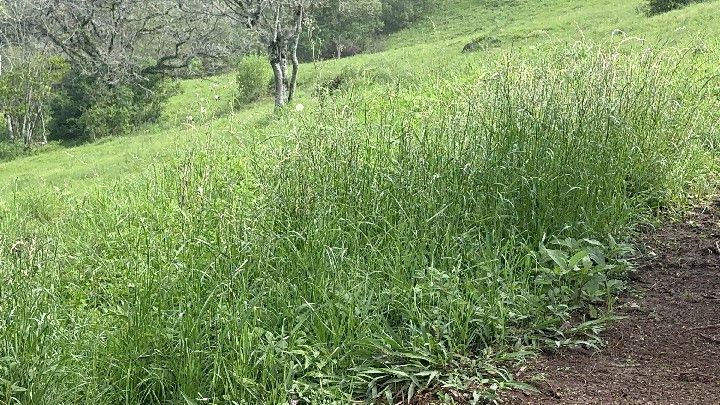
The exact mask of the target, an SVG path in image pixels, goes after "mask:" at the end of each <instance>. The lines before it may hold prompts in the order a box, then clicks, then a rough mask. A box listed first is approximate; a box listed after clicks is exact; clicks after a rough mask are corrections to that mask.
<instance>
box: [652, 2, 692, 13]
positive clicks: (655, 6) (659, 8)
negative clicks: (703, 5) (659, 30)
mask: <svg viewBox="0 0 720 405" xmlns="http://www.w3.org/2000/svg"><path fill="white" fill-rule="evenodd" d="M702 1H704V0H648V4H647V6H648V14H650V15H654V14H662V13H667V12H668V11H672V10H676V9H679V8H682V7H685V6H687V5H690V4H692V3H700V2H702Z"/></svg>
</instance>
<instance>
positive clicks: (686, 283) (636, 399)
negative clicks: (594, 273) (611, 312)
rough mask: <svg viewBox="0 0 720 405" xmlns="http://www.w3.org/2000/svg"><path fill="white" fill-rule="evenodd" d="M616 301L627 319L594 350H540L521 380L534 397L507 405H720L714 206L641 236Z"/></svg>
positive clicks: (719, 273) (718, 235) (719, 249)
mask: <svg viewBox="0 0 720 405" xmlns="http://www.w3.org/2000/svg"><path fill="white" fill-rule="evenodd" d="M643 245H644V247H645V249H644V250H645V253H646V255H645V256H646V257H647V259H645V262H644V263H642V265H641V266H640V267H639V269H638V271H637V272H636V273H634V274H633V284H632V286H633V290H634V292H633V293H630V294H627V295H626V296H625V297H623V298H622V299H621V306H620V308H619V309H618V315H621V316H626V317H627V318H625V319H623V320H621V321H619V322H617V323H616V324H614V325H613V326H611V327H610V328H609V329H608V330H607V331H606V332H605V333H604V335H603V338H604V340H605V341H606V342H607V346H606V347H605V348H604V349H603V350H601V351H599V352H597V353H589V352H579V351H564V352H560V353H554V354H544V355H542V356H540V358H539V359H538V360H537V361H536V362H534V363H533V364H531V365H529V366H528V367H527V369H525V370H523V372H522V373H520V376H519V378H520V379H521V380H524V381H526V382H528V383H530V384H532V385H534V386H535V387H537V388H538V389H539V390H540V393H539V394H524V393H513V394H511V395H510V398H506V399H505V401H504V403H509V404H558V405H560V404H654V405H658V404H677V405H680V404H682V405H685V404H712V405H720V203H715V204H713V205H709V206H704V207H700V208H697V209H696V210H694V211H693V212H692V213H691V214H689V215H687V216H686V217H685V218H683V220H682V221H678V222H674V223H669V224H667V225H665V226H663V227H661V228H659V229H656V230H654V231H652V232H650V233H648V236H646V239H645V241H644V243H643Z"/></svg>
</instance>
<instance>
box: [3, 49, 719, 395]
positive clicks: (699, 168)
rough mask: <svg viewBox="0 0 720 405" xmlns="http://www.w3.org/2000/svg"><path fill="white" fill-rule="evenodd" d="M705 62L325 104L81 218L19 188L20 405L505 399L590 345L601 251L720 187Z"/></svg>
mask: <svg viewBox="0 0 720 405" xmlns="http://www.w3.org/2000/svg"><path fill="white" fill-rule="evenodd" d="M706 58H707V55H703V54H698V55H696V56H694V57H693V59H692V61H687V59H686V56H685V54H684V53H682V52H660V53H658V52H646V53H645V54H643V55H641V56H623V55H622V53H620V52H617V51H616V50H614V49H610V50H602V49H598V48H595V47H593V46H589V45H582V44H581V45H578V46H575V47H573V48H571V49H568V50H566V51H562V52H561V53H559V54H557V55H555V56H547V57H544V58H539V59H537V60H536V61H535V62H523V61H521V60H520V59H519V58H514V57H510V59H508V60H506V61H498V63H497V64H496V65H495V66H493V67H489V68H488V69H487V70H485V68H483V69H482V70H479V71H478V70H475V71H471V72H468V71H466V70H460V69H456V70H452V71H448V70H447V69H444V70H442V71H437V72H435V73H434V75H433V77H431V78H429V79H428V80H423V81H422V82H418V83H416V84H411V85H405V86H401V87H397V86H395V85H391V86H386V85H370V86H369V87H367V86H366V87H365V90H364V91H363V92H362V93H356V92H353V91H344V92H340V93H336V94H335V95H331V96H328V97H332V100H328V103H327V104H326V105H327V108H324V109H318V110H315V111H314V112H313V113H311V114H310V115H307V116H305V117H304V118H302V119H300V120H295V119H293V123H292V124H291V126H290V128H294V129H291V132H290V133H289V134H288V135H287V136H283V137H281V138H277V137H276V138H274V139H273V140H268V141H262V140H261V138H262V136H261V137H260V138H259V139H257V140H255V141H252V140H251V141H249V143H248V144H246V148H245V150H246V152H245V153H244V155H245V158H244V159H241V160H238V158H239V156H238V150H237V148H236V147H235V146H232V144H215V143H210V144H205V143H203V142H201V143H200V145H199V146H198V147H195V148H193V149H192V150H190V151H188V152H187V153H186V154H183V156H181V157H180V158H179V159H178V160H177V161H175V162H174V163H173V164H172V165H168V166H164V167H163V168H161V169H160V171H154V172H153V173H151V174H150V177H148V178H146V179H144V180H142V181H140V182H138V183H128V184H118V187H120V189H117V190H116V192H114V193H110V194H107V193H98V194H97V195H91V196H88V197H83V201H84V203H82V204H79V203H72V202H71V201H72V199H73V198H74V197H73V196H71V195H63V194H62V193H60V194H59V195H42V196H37V195H34V196H32V198H30V196H29V195H28V196H18V197H16V199H15V202H14V203H13V204H12V205H4V206H3V208H2V209H3V217H4V218H6V220H4V221H3V222H2V227H3V228H2V229H1V230H0V234H2V235H3V241H2V244H3V245H4V246H6V247H7V249H4V250H3V256H2V260H3V268H5V269H10V271H6V272H2V277H3V280H2V283H0V285H3V295H4V299H3V300H2V304H1V305H3V310H2V311H0V313H2V314H4V317H3V318H2V320H1V322H2V328H0V330H2V337H1V338H0V342H2V345H3V346H2V352H3V353H4V356H3V359H4V360H3V363H2V367H3V368H2V370H3V374H4V375H5V376H6V377H3V378H4V384H5V389H4V390H3V392H5V393H6V394H5V400H6V401H19V402H27V401H30V398H32V401H33V402H34V403H57V401H61V402H77V401H82V400H91V401H92V402H93V403H99V404H102V403H107V404H109V403H117V402H129V403H163V402H176V401H183V400H188V401H199V400H201V399H203V398H207V399H208V400H209V401H231V400H232V401H235V402H237V403H281V402H284V401H287V400H288V399H287V398H288V395H291V396H297V398H300V399H302V400H303V401H305V402H308V403H323V402H349V401H351V400H354V399H372V398H378V399H382V398H387V399H388V400H390V399H392V401H393V402H399V401H406V400H408V399H409V398H410V397H411V396H413V395H415V393H417V392H419V391H422V390H424V389H427V388H429V387H437V386H444V387H455V388H454V391H450V390H448V391H447V392H446V395H451V392H465V391H463V390H464V389H468V390H470V392H473V391H474V392H475V395H479V396H482V397H488V398H492V397H493V395H494V393H495V392H496V391H497V390H498V389H502V388H506V387H509V386H513V383H512V380H511V378H510V376H509V374H508V372H507V370H506V369H503V368H502V366H503V364H505V365H506V366H507V363H504V361H508V360H509V359H518V358H522V357H524V356H525V355H526V353H527V351H528V350H531V349H532V348H534V347H537V346H538V345H547V344H552V345H558V344H559V345H567V344H589V345H593V344H596V343H597V342H596V341H595V340H594V339H595V338H594V337H593V336H594V332H596V331H597V329H598V328H599V327H600V326H602V323H603V322H604V321H603V319H604V318H603V317H604V315H603V314H604V313H605V311H606V310H607V309H608V308H609V307H612V303H613V296H614V293H615V292H617V290H618V289H619V288H621V287H622V285H623V281H622V280H623V274H624V271H625V270H626V269H627V262H626V260H627V258H628V257H627V253H628V248H627V247H625V246H623V245H621V244H616V243H615V242H614V240H613V239H612V238H610V237H608V236H607V235H617V236H623V235H627V232H628V227H629V226H630V225H632V224H633V223H634V222H635V221H636V220H637V218H638V216H640V215H643V214H645V213H647V212H649V211H651V210H654V209H659V208H663V207H668V206H670V205H671V204H673V203H674V202H675V201H678V200H679V201H682V200H684V199H685V198H687V196H688V195H689V194H688V193H703V192H705V191H707V187H710V185H709V184H707V183H705V182H704V179H706V178H707V176H708V175H709V174H710V172H711V171H712V170H713V167H714V163H713V162H714V151H713V150H711V149H709V148H708V145H710V144H709V143H708V142H709V141H710V140H711V139H716V138H715V137H717V128H716V127H715V126H714V125H715V124H716V121H713V120H714V119H716V116H711V115H708V114H707V112H708V111H712V108H716V104H717V100H716V99H712V98H710V97H708V96H709V95H710V94H716V93H713V92H716V91H717V83H716V82H709V81H707V80H703V68H701V67H704V66H708V65H707V63H709V60H708V59H706ZM478 79H480V80H478ZM713 100H714V101H713ZM708 103H713V104H708ZM715 111H717V110H715ZM287 119H290V118H289V117H288V118H287ZM276 125H283V126H284V125H285V124H283V123H282V121H280V122H278V123H277V124H276ZM273 127H274V126H273ZM273 127H271V128H270V129H268V134H275V135H276V134H277V133H276V131H277V128H273ZM678 145H682V147H678ZM243 161H246V162H252V163H248V164H244V163H242V162H243ZM228 162H234V163H231V164H228ZM129 196H130V197H129ZM66 199H70V201H67V202H64V203H62V204H60V201H64V200H66ZM57 207H63V209H62V212H58V211H56V210H57V209H58V208H57ZM570 238H572V239H570ZM593 238H594V239H597V240H593ZM18 275H21V277H18ZM588 311H589V312H588ZM583 314H585V315H583ZM588 314H589V315H588ZM573 316H584V319H583V320H581V321H579V322H578V321H577V318H573ZM573 320H574V321H573ZM569 321H570V323H569V325H570V326H563V325H568V322H569ZM30 370H33V371H32V372H31V371H30ZM460 399H461V398H457V397H456V398H455V400H460ZM447 400H448V401H450V400H451V397H450V396H449V397H448V398H447Z"/></svg>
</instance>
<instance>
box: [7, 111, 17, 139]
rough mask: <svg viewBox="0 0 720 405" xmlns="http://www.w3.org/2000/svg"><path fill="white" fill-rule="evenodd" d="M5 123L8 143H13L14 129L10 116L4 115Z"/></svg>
mask: <svg viewBox="0 0 720 405" xmlns="http://www.w3.org/2000/svg"><path fill="white" fill-rule="evenodd" d="M5 122H6V124H7V130H8V141H9V142H10V143H13V142H15V127H14V126H13V119H12V116H10V114H5Z"/></svg>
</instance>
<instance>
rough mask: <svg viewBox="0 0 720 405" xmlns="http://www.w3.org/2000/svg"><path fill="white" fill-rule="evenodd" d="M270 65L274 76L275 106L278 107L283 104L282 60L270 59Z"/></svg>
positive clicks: (283, 79) (281, 106)
mask: <svg viewBox="0 0 720 405" xmlns="http://www.w3.org/2000/svg"><path fill="white" fill-rule="evenodd" d="M270 65H271V66H272V69H273V75H274V76H275V108H276V109H280V108H283V107H284V106H285V77H284V76H283V68H282V62H280V61H279V60H272V61H271V62H270Z"/></svg>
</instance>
